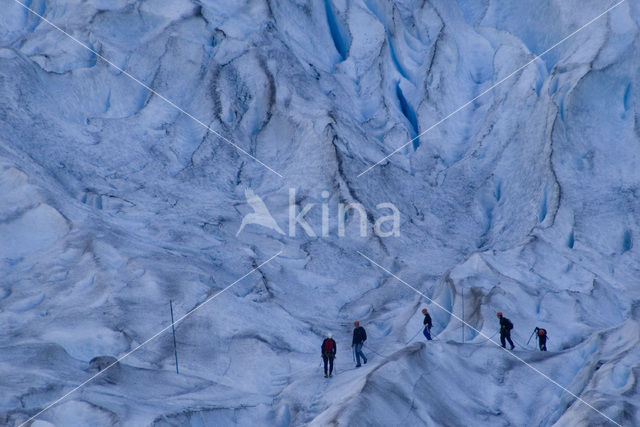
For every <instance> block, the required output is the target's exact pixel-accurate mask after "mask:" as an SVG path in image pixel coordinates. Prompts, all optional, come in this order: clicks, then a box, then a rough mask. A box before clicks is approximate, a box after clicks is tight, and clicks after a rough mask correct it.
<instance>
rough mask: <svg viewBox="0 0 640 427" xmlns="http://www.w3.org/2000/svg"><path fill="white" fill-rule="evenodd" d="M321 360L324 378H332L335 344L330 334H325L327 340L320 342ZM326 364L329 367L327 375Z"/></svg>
mask: <svg viewBox="0 0 640 427" xmlns="http://www.w3.org/2000/svg"><path fill="white" fill-rule="evenodd" d="M320 348H321V349H322V360H323V361H324V377H325V378H328V377H331V376H333V359H335V358H336V350H337V347H336V342H335V341H334V339H333V336H332V335H331V333H328V334H327V338H325V339H324V341H322V347H320ZM327 364H328V365H329V371H328V372H329V373H328V375H327Z"/></svg>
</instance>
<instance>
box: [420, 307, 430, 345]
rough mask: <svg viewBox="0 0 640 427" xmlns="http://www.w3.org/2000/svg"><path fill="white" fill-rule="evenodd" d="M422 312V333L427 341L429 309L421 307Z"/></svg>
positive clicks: (428, 334)
mask: <svg viewBox="0 0 640 427" xmlns="http://www.w3.org/2000/svg"><path fill="white" fill-rule="evenodd" d="M422 314H424V321H423V322H422V323H423V324H424V331H422V333H423V334H424V336H425V337H426V338H427V340H428V341H431V316H429V311H428V310H427V309H426V308H423V309H422Z"/></svg>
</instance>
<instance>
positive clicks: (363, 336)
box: [351, 320, 367, 368]
mask: <svg viewBox="0 0 640 427" xmlns="http://www.w3.org/2000/svg"><path fill="white" fill-rule="evenodd" d="M353 326H355V328H354V329H353V340H352V341H351V347H353V348H354V350H353V351H354V353H355V354H356V361H357V364H356V368H359V367H360V366H362V365H360V358H362V360H363V361H364V364H365V365H366V364H367V357H366V356H365V355H364V353H363V352H362V346H363V345H364V342H365V341H366V340H367V332H366V331H365V330H364V328H363V327H362V326H360V322H358V321H357V320H356V321H355V322H353Z"/></svg>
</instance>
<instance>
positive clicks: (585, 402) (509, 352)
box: [357, 251, 622, 427]
mask: <svg viewBox="0 0 640 427" xmlns="http://www.w3.org/2000/svg"><path fill="white" fill-rule="evenodd" d="M357 252H358V254H360V256H362V257H363V258H365V259H366V260H367V261H369V262H370V263H371V264H373V265H375V266H377V267H378V268H380V269H381V270H382V271H384V272H386V273H387V274H389V275H390V276H391V277H393V278H395V279H396V280H398V281H399V282H400V283H402V284H403V285H406V286H407V287H409V288H410V289H412V290H413V291H414V292H416V293H417V294H419V295H422V296H423V297H425V298H426V299H427V300H429V302H431V303H432V304H434V305H436V306H437V307H438V308H440V309H442V310H444V311H445V312H447V313H449V315H451V316H452V317H454V318H456V319H457V320H459V321H460V322H462V323H464V324H465V325H466V326H467V327H469V328H470V329H472V330H474V331H475V332H477V333H478V335H481V336H482V337H484V338H487V340H488V341H490V342H492V343H493V344H495V345H496V346H497V347H498V348H500V349H502V350H504V351H505V352H507V354H509V355H511V356H512V357H514V358H515V359H517V360H518V361H520V362H522V363H524V364H525V365H526V366H527V367H529V368H530V369H532V370H533V371H534V372H536V373H538V374H540V375H541V376H542V377H543V378H545V379H546V380H547V381H549V382H551V383H552V384H554V385H556V386H558V387H559V388H561V389H562V390H564V391H565V392H567V393H569V394H570V395H571V396H572V397H574V398H576V399H577V400H579V401H580V402H582V403H584V404H585V405H587V406H588V407H589V408H591V409H593V410H594V411H596V412H597V413H598V414H600V415H602V416H603V417H604V418H606V419H607V420H609V421H611V422H612V423H613V424H615V425H617V426H619V427H622V425H621V424H619V423H617V422H615V421H614V420H613V419H611V418H610V417H609V416H607V415H606V414H604V413H603V412H601V411H600V410H598V409H596V408H595V407H594V406H593V405H591V404H590V403H589V402H587V401H585V400H584V399H582V398H581V397H580V396H578V395H576V394H575V393H573V392H572V391H570V390H569V389H567V388H566V387H564V386H562V385H561V384H560V383H558V382H557V381H555V380H554V379H553V378H551V377H549V376H548V375H547V374H545V373H544V372H542V371H540V370H539V369H537V368H536V367H534V366H532V365H531V364H529V363H528V362H526V361H525V360H524V359H522V358H521V357H519V356H518V355H516V354H515V353H514V352H512V351H510V350H507V349H506V348H504V347H502V345H501V344H499V343H498V342H496V341H494V340H493V339H491V338H490V337H488V336H487V335H486V334H485V333H484V332H482V331H480V330H478V329H476V328H475V327H473V326H472V325H470V324H469V323H467V322H465V321H464V320H463V319H461V318H460V317H459V316H457V315H456V314H454V313H453V312H451V311H450V310H447V309H446V308H445V307H443V306H442V305H440V304H439V303H438V302H437V301H434V300H432V299H431V298H429V297H428V296H426V295H425V294H424V293H422V292H420V291H419V290H418V289H416V288H415V287H413V286H411V285H410V284H409V283H407V282H406V281H404V280H402V279H401V278H400V277H398V276H396V275H395V274H393V273H392V272H391V271H389V270H388V269H386V268H385V267H383V266H382V265H380V264H378V263H377V262H375V261H374V260H372V259H371V258H369V257H368V256H366V255H365V254H363V253H362V252H360V251H357ZM494 335H495V334H494Z"/></svg>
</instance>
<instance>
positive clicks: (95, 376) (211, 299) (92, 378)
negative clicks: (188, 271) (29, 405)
mask: <svg viewBox="0 0 640 427" xmlns="http://www.w3.org/2000/svg"><path fill="white" fill-rule="evenodd" d="M281 253H282V251H280V252H278V253H277V254H275V255H273V256H272V257H271V258H269V259H268V260H266V261H264V262H263V263H262V264H260V265H259V266H257V267H255V268H254V269H252V270H251V271H249V272H248V273H247V274H245V275H244V276H242V277H240V278H239V279H237V280H236V281H234V282H233V283H231V284H230V285H228V286H227V287H225V288H224V289H222V290H221V291H219V292H217V293H216V294H215V295H212V296H210V297H209V298H207V299H206V300H204V301H203V302H202V303H200V304H199V305H197V306H195V307H194V308H192V309H191V310H189V311H188V312H187V313H186V314H185V315H183V316H182V317H180V318H179V319H178V320H176V321H175V322H174V323H172V324H170V325H169V326H167V327H165V328H163V329H162V330H160V331H159V332H157V333H156V334H155V335H153V336H152V337H151V338H149V339H147V340H146V341H144V342H143V343H142V344H139V345H138V346H137V347H135V348H134V349H133V350H130V351H129V352H127V353H126V354H125V355H124V356H121V357H120V358H118V359H117V360H116V361H115V362H113V363H111V364H110V365H109V366H107V367H106V368H104V369H103V370H101V371H100V372H98V373H96V374H95V375H94V376H92V377H91V378H89V379H88V380H86V381H84V382H83V383H81V384H80V385H78V386H76V387H75V388H73V389H72V390H71V391H69V392H67V393H66V394H65V395H64V396H62V397H60V398H59V399H57V400H55V401H54V402H52V403H50V404H48V405H47V406H46V407H44V408H43V409H42V410H41V411H40V412H38V413H37V414H35V415H33V416H32V417H31V418H29V419H28V420H26V421H24V422H23V423H21V424H20V426H19V427H22V426H25V425H27V424H28V423H29V422H31V421H33V420H34V419H36V418H37V417H39V416H40V415H42V413H44V412H45V411H47V410H49V409H51V408H52V407H53V406H55V405H56V404H58V403H59V402H61V401H62V400H64V399H65V398H66V397H68V396H69V395H70V394H72V393H74V392H76V391H78V390H79V389H81V388H82V387H84V386H85V385H86V384H88V383H89V382H91V381H92V380H94V379H95V378H97V377H99V376H100V375H102V374H104V373H105V372H106V371H108V370H109V369H111V368H112V367H113V366H115V365H116V364H117V363H118V362H120V361H121V360H123V359H125V358H126V357H128V356H130V355H131V354H132V353H134V352H136V351H138V350H139V349H140V348H141V347H142V346H144V345H146V344H148V343H149V342H151V341H153V340H154V339H156V338H157V337H158V336H160V335H162V334H163V333H165V332H166V331H168V330H169V329H171V328H172V327H174V325H177V324H178V323H180V322H182V321H183V320H184V319H186V318H187V317H189V316H191V315H192V314H193V313H195V312H196V310H199V309H200V308H202V307H204V306H205V305H206V304H208V303H209V302H211V301H213V300H214V299H216V298H217V297H219V296H220V295H222V294H223V293H224V292H226V291H227V290H229V289H230V288H231V287H232V286H234V285H236V284H237V283H239V282H240V281H242V280H243V279H244V278H246V277H247V276H249V275H250V274H252V273H253V272H255V271H257V270H258V269H260V268H261V267H262V266H263V265H265V264H267V263H269V262H271V261H272V260H273V259H275V258H277V257H278V256H279V255H280V254H281Z"/></svg>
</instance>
